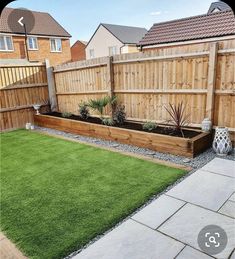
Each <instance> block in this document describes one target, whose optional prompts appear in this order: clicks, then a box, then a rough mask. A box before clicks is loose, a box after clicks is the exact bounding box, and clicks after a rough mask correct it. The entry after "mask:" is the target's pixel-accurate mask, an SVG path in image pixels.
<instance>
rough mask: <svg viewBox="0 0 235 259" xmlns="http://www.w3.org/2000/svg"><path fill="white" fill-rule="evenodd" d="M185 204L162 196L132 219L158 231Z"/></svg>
mask: <svg viewBox="0 0 235 259" xmlns="http://www.w3.org/2000/svg"><path fill="white" fill-rule="evenodd" d="M184 204H185V202H183V201H180V200H177V199H175V198H172V197H169V196H166V195H161V196H160V197H159V198H158V199H156V200H155V201H153V202H152V203H150V204H149V205H148V206H146V207H145V208H143V209H142V210H141V211H139V212H138V213H136V214H135V215H134V216H133V217H132V218H133V219H134V220H137V221H138V222H141V223H143V224H145V225H147V226H149V227H151V228H154V229H156V228H157V227H158V226H160V225H161V224H162V223H163V222H164V221H165V220H167V219H168V218H169V217H170V216H171V215H172V214H174V213H175V212H176V211H177V210H178V209H180V208H181V207H182V206H183V205H184Z"/></svg>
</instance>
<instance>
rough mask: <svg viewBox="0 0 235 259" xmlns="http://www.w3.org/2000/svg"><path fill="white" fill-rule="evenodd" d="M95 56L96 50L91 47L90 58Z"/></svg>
mask: <svg viewBox="0 0 235 259" xmlns="http://www.w3.org/2000/svg"><path fill="white" fill-rule="evenodd" d="M94 57H95V50H94V49H90V58H94Z"/></svg>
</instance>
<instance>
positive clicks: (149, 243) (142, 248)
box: [74, 219, 184, 259]
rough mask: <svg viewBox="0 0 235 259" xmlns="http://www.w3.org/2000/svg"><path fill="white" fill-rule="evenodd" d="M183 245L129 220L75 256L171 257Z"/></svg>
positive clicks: (89, 258) (92, 258) (106, 258)
mask: <svg viewBox="0 0 235 259" xmlns="http://www.w3.org/2000/svg"><path fill="white" fill-rule="evenodd" d="M183 247H184V244H182V243H180V242H178V241H176V240H174V239H172V238H169V237H167V236H165V235H163V234H161V233H158V232H157V231H155V230H153V229H150V228H148V227H146V226H144V225H142V224H140V223H138V222H135V221H133V220H131V219H129V220H127V221H126V222H124V223H122V224H121V225H120V226H118V227H117V228H115V229H114V230H112V231H111V232H109V233H108V234H107V235H105V236H104V237H102V238H101V239H99V240H98V241H97V242H95V243H94V244H92V245H91V246H89V247H88V248H87V249H85V250H83V251H82V252H81V253H80V254H78V255H76V256H75V257H74V258H76V259H95V258H97V259H98V258H99V259H111V258H112V259H127V258H128V259H144V258H149V259H150V258H152V259H154V258H162V259H163V258H164V259H171V258H172V259H173V258H175V256H176V255H177V254H178V253H179V252H180V251H181V250H182V249H183Z"/></svg>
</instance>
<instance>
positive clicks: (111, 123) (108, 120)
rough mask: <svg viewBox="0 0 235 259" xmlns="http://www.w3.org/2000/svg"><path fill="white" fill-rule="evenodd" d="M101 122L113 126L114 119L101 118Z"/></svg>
mask: <svg viewBox="0 0 235 259" xmlns="http://www.w3.org/2000/svg"><path fill="white" fill-rule="evenodd" d="M102 123H103V124H104V125H107V126H113V125H114V121H113V119H112V118H103V119H102Z"/></svg>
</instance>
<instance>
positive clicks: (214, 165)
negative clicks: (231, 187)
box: [201, 158, 235, 178]
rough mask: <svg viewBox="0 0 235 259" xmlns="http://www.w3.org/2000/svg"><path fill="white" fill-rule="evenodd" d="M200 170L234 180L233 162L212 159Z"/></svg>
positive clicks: (234, 162) (234, 166) (234, 165)
mask: <svg viewBox="0 0 235 259" xmlns="http://www.w3.org/2000/svg"><path fill="white" fill-rule="evenodd" d="M201 169H202V170H206V171H209V172H213V173H216V174H221V175H226V176H230V177H233V178H235V161H232V160H227V159H222V158H214V159H213V160H212V161H210V162H209V163H208V164H206V165H205V166H203V167H202V168H201Z"/></svg>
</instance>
